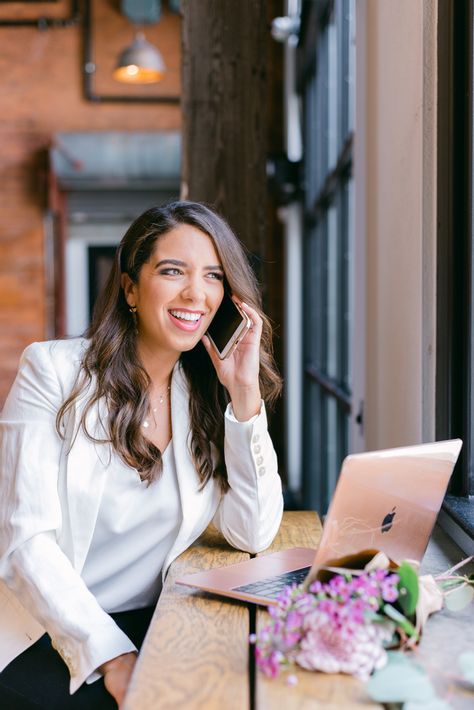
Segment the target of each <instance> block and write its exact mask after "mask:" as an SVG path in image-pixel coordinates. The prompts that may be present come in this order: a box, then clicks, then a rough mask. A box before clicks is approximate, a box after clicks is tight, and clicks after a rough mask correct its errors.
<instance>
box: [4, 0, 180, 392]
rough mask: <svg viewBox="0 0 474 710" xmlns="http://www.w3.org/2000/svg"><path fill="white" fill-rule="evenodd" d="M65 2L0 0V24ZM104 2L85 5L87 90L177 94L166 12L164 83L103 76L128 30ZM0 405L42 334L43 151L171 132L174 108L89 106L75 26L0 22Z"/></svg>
mask: <svg viewBox="0 0 474 710" xmlns="http://www.w3.org/2000/svg"><path fill="white" fill-rule="evenodd" d="M69 6H70V4H69V2H67V1H66V0H64V2H61V3H58V6H57V7H56V4H53V3H44V4H42V3H41V4H38V3H32V4H31V5H30V4H28V6H26V5H25V6H24V7H20V6H19V5H18V4H15V3H9V2H7V3H2V7H1V8H0V19H2V18H8V19H13V18H15V19H16V18H18V17H20V16H21V15H23V16H30V17H31V16H34V17H37V16H39V15H52V14H53V13H55V14H56V15H58V16H66V15H67V13H68V9H69ZM116 7H117V3H112V2H110V0H92V8H93V31H94V35H93V37H94V41H93V53H94V60H95V62H96V64H97V67H98V70H97V75H96V77H95V79H94V91H95V92H96V93H101V94H125V93H131V94H137V93H138V94H140V95H142V94H159V93H162V94H171V95H176V94H179V93H180V67H179V65H180V18H179V17H178V16H176V15H172V14H171V13H168V12H166V10H165V12H164V15H163V16H162V19H161V21H160V22H159V23H158V24H157V25H155V26H153V27H149V28H148V29H146V35H147V38H148V39H149V40H150V41H152V42H154V43H156V44H157V46H159V47H160V49H161V51H162V54H163V56H164V59H165V62H166V64H167V67H168V73H167V78H166V80H165V81H164V82H163V83H162V84H159V85H150V86H148V87H127V86H124V85H121V84H118V83H117V82H115V81H114V80H113V79H111V78H110V72H111V70H112V68H113V64H114V60H115V57H116V56H117V54H118V52H119V51H120V49H121V48H123V47H124V46H126V45H127V44H129V43H130V41H131V38H132V28H131V25H130V24H129V23H128V22H127V21H126V20H125V19H124V18H123V17H122V16H121V15H120V14H119V13H118V11H117V10H116ZM0 46H1V48H2V51H1V53H0V96H1V101H0V106H1V118H0V333H1V335H0V406H1V403H2V402H3V400H4V398H5V395H6V393H7V391H8V389H9V387H10V385H11V382H12V380H13V377H14V375H15V371H16V367H17V363H18V357H19V355H20V353H21V351H22V349H23V348H24V347H25V346H26V345H27V344H28V343H30V342H32V341H34V340H42V339H44V338H45V337H46V335H45V306H46V302H45V296H46V294H45V278H44V233H43V215H44V210H45V206H46V187H45V165H46V161H45V158H46V152H47V149H48V147H49V145H50V141H51V138H52V136H53V135H54V134H55V133H56V132H59V131H87V130H90V131H101V130H104V131H105V130H107V131H115V130H116V131H121V130H123V131H134V130H141V131H147V130H176V129H179V128H180V126H181V114H180V109H179V107H178V106H176V105H167V104H159V103H156V104H126V103H110V104H100V103H99V104H96V103H91V102H89V101H86V100H85V99H84V98H83V96H82V88H81V81H82V78H81V27H80V25H75V26H71V27H67V28H54V29H48V30H39V29H37V28H36V27H1V26H0Z"/></svg>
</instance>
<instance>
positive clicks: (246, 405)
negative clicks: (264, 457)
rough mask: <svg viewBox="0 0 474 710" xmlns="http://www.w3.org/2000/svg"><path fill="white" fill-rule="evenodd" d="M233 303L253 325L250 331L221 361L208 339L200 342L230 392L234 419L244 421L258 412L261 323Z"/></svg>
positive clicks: (244, 307)
mask: <svg viewBox="0 0 474 710" xmlns="http://www.w3.org/2000/svg"><path fill="white" fill-rule="evenodd" d="M232 300H234V301H235V303H238V304H239V306H240V307H241V309H242V310H243V311H244V312H245V313H246V314H247V315H248V316H249V318H250V320H251V321H252V326H251V328H250V330H249V331H248V332H247V333H246V334H245V336H244V337H243V338H242V340H241V341H240V343H239V344H238V345H237V347H236V348H235V350H234V351H233V353H232V354H231V355H230V356H229V357H228V358H226V359H225V360H220V358H219V357H218V356H217V353H216V352H215V350H214V348H213V347H212V345H211V343H210V341H209V338H208V337H207V335H204V336H203V338H202V342H203V345H204V347H205V348H206V350H207V352H208V354H209V357H210V358H211V360H212V363H213V365H214V367H215V368H216V372H217V376H218V378H219V381H220V382H221V384H223V385H224V387H225V388H226V389H227V391H228V392H229V395H230V398H231V400H232V409H233V410H234V416H235V418H236V419H238V420H239V421H246V420H247V419H250V418H251V417H253V416H254V415H255V414H258V412H259V411H260V403H261V394H260V386H259V380H258V374H259V371H260V338H261V336H262V325H263V321H262V319H261V317H260V316H259V314H258V313H257V311H256V310H255V309H254V308H251V307H250V306H248V305H247V304H246V303H240V302H239V301H238V300H237V299H236V298H235V297H232Z"/></svg>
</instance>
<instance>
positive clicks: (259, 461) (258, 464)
mask: <svg viewBox="0 0 474 710" xmlns="http://www.w3.org/2000/svg"><path fill="white" fill-rule="evenodd" d="M262 463H263V456H259V457H258V459H257V466H261V465H262Z"/></svg>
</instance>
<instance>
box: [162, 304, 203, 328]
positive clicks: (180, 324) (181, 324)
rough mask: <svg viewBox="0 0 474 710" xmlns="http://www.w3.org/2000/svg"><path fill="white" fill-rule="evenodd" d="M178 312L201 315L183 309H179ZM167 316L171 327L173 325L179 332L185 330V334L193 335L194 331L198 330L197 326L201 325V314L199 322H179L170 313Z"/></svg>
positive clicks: (179, 320)
mask: <svg viewBox="0 0 474 710" xmlns="http://www.w3.org/2000/svg"><path fill="white" fill-rule="evenodd" d="M179 310H180V311H183V313H184V312H185V313H197V312H199V313H201V311H190V310H187V309H185V308H180V309H179ZM168 315H169V317H170V319H171V322H172V323H173V325H175V326H176V327H177V328H179V329H180V330H185V331H186V332H187V333H194V332H195V331H196V330H198V328H199V326H200V325H201V320H202V314H201V317H200V318H199V320H195V321H192V320H181V319H180V318H176V316H174V315H173V314H172V313H171V312H170V311H168Z"/></svg>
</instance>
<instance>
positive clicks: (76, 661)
mask: <svg viewBox="0 0 474 710" xmlns="http://www.w3.org/2000/svg"><path fill="white" fill-rule="evenodd" d="M53 647H54V648H55V649H56V650H57V651H58V653H59V655H60V656H61V658H62V659H63V661H64V662H65V664H66V665H67V667H68V669H69V673H70V675H71V680H70V684H69V692H70V694H71V695H72V694H73V693H75V692H76V690H78V689H79V688H80V687H81V685H82V684H83V683H93V682H94V681H96V680H98V679H99V678H100V677H101V676H102V673H100V671H98V670H97V669H98V668H99V667H100V666H101V665H102V664H103V663H105V662H106V661H110V660H111V659H112V658H116V657H117V656H121V655H122V654H124V653H130V652H133V651H135V652H137V648H136V646H135V645H134V644H133V643H132V642H131V641H130V639H129V638H128V636H127V635H126V634H124V633H123V631H122V630H121V629H120V628H119V627H118V626H117V624H116V623H115V622H114V621H113V620H112V619H110V624H108V625H107V626H106V627H105V628H100V629H98V628H97V627H95V628H94V639H93V640H91V639H88V640H87V641H85V642H84V643H83V644H80V645H78V646H77V647H76V649H74V648H68V645H67V644H66V643H61V645H60V644H55V643H53Z"/></svg>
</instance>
